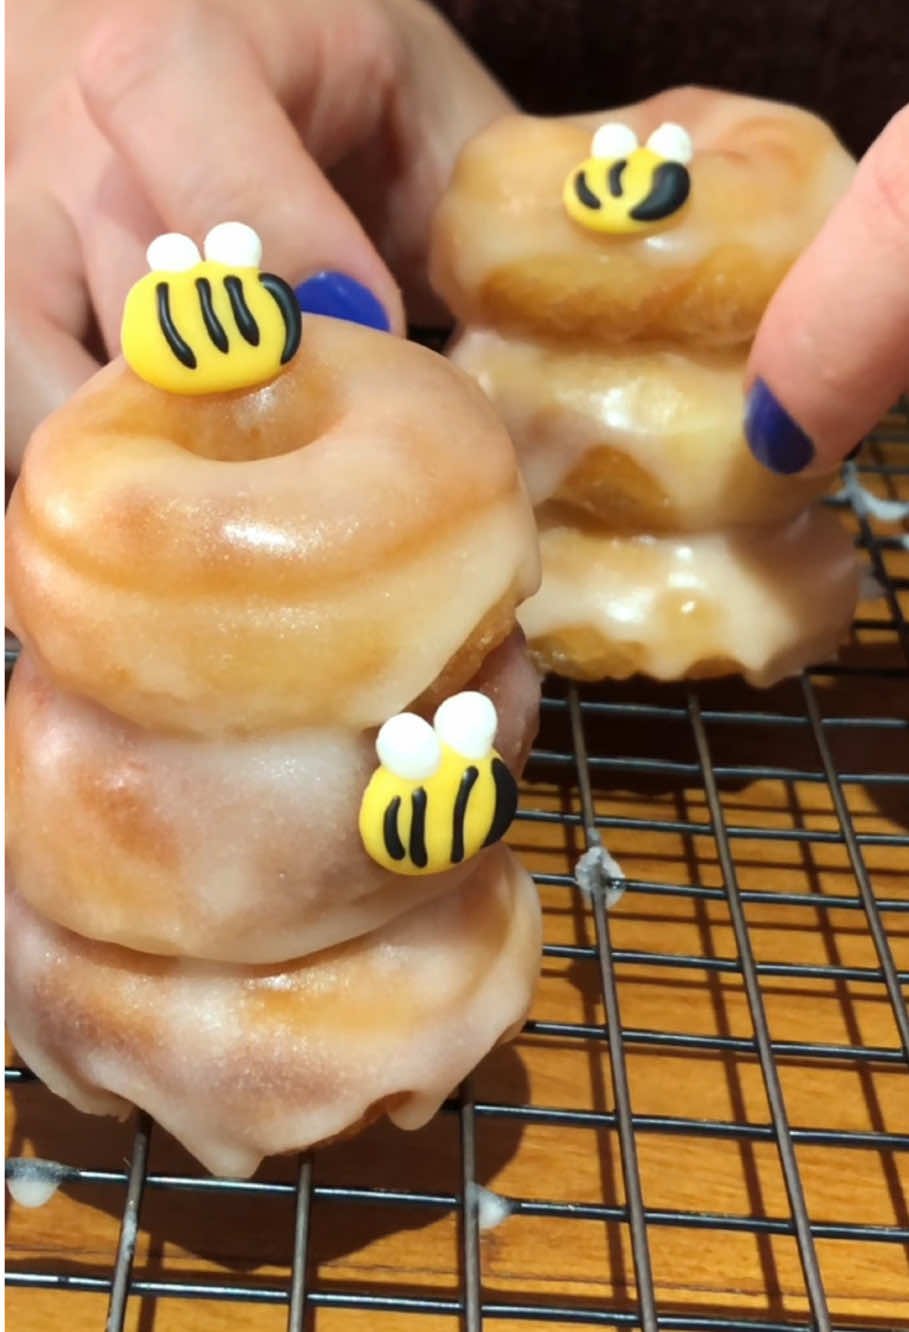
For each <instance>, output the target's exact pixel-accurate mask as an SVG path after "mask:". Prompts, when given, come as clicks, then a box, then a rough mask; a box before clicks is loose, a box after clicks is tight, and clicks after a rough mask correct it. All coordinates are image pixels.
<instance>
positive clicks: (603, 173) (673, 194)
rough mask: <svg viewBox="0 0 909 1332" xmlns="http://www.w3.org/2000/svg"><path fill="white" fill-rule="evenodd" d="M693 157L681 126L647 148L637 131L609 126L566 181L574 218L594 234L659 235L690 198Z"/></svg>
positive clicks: (667, 128) (658, 134)
mask: <svg viewBox="0 0 909 1332" xmlns="http://www.w3.org/2000/svg"><path fill="white" fill-rule="evenodd" d="M692 154H693V148H692V144H691V139H690V137H689V135H688V134H687V133H686V131H685V130H683V129H682V127H681V125H671V124H669V123H667V124H665V125H661V126H660V127H659V129H656V130H654V131H653V133H652V134H651V136H650V138H649V139H648V140H647V142H646V144H645V145H644V147H643V148H642V147H640V146H639V144H638V139H637V135H636V134H635V132H634V130H632V129H630V128H629V127H628V126H627V125H621V124H618V123H617V122H609V123H607V124H605V125H601V126H600V128H599V129H598V130H597V132H596V134H595V135H594V136H593V143H592V145H591V156H590V157H588V158H587V160H586V161H584V162H582V163H581V164H580V166H578V167H575V169H574V170H573V171H572V172H571V174H570V175H569V177H568V179H567V180H566V181H565V185H564V188H563V190H562V201H563V203H564V204H565V208H566V210H567V212H568V215H569V217H571V218H573V220H574V221H575V222H579V223H580V225H581V226H582V227H587V228H588V229H589V230H591V231H602V232H606V233H609V234H611V235H619V236H621V235H625V236H628V235H639V234H641V233H645V232H648V231H653V230H655V229H656V228H657V227H660V226H662V225H663V224H664V223H665V222H666V221H667V220H668V219H669V218H671V217H673V216H674V215H675V214H676V213H677V212H678V211H679V209H680V208H682V206H683V205H684V203H685V201H686V199H687V198H688V195H689V193H690V190H691V177H690V176H689V174H688V163H689V162H690V161H691V158H692Z"/></svg>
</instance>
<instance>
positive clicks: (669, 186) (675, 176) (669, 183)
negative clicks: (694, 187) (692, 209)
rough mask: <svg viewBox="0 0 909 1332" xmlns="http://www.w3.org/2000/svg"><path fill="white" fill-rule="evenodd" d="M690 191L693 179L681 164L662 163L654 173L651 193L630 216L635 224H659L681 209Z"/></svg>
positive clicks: (633, 209)
mask: <svg viewBox="0 0 909 1332" xmlns="http://www.w3.org/2000/svg"><path fill="white" fill-rule="evenodd" d="M690 189H691V177H690V176H689V174H688V172H687V170H686V168H685V167H683V166H682V164H681V162H661V163H660V165H659V166H658V167H657V168H656V170H655V171H654V173H653V183H652V184H651V186H650V193H649V194H648V195H647V197H646V198H645V199H642V200H641V202H640V203H639V204H637V206H636V207H634V208H632V210H631V212H630V213H629V214H628V216H629V217H632V218H634V220H635V222H659V221H660V220H661V219H662V218H664V217H669V216H670V215H671V214H672V213H675V212H677V211H678V209H680V208H681V206H682V204H683V203H684V202H685V200H686V199H687V198H688V192H689V190H690Z"/></svg>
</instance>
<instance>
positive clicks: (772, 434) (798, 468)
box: [745, 107, 909, 473]
mask: <svg viewBox="0 0 909 1332" xmlns="http://www.w3.org/2000/svg"><path fill="white" fill-rule="evenodd" d="M746 383H747V384H748V385H750V390H749V393H748V400H747V406H746V414H745V433H746V436H747V438H748V443H749V445H750V446H751V451H752V453H754V455H755V457H756V458H757V459H758V460H759V461H760V462H762V463H764V465H765V466H767V467H769V468H770V469H771V470H772V471H774V472H782V473H794V472H807V473H811V472H823V471H829V470H831V469H832V468H834V467H835V466H836V464H837V463H838V462H839V461H840V460H841V459H842V458H843V457H844V456H845V455H846V454H847V453H848V452H849V451H850V450H851V449H853V448H854V447H855V446H856V444H858V443H859V442H860V440H861V439H862V438H863V436H864V435H866V434H867V433H868V431H869V430H871V429H873V427H874V426H875V425H876V424H877V422H878V421H879V420H880V418H881V417H882V416H883V415H884V413H885V412H886V411H887V410H888V409H889V408H890V407H892V406H893V404H894V402H895V401H896V400H897V398H898V397H899V396H900V394H901V393H902V392H903V390H905V389H906V388H907V387H909V107H904V108H903V110H902V111H900V112H898V114H897V115H895V116H894V117H893V119H892V120H891V121H890V123H889V124H888V125H887V126H886V128H885V129H884V131H883V133H882V134H881V135H880V137H879V138H878V139H877V140H876V141H875V142H874V143H873V144H872V146H871V148H870V149H869V150H868V153H867V154H866V156H865V157H864V158H863V159H862V161H861V162H860V164H859V167H858V170H857V171H856V174H855V177H854V180H853V184H852V186H851V188H850V190H849V192H848V193H847V194H846V195H845V196H844V198H843V199H841V200H840V202H839V204H838V205H837V207H836V208H835V209H834V211H833V212H832V213H831V215H830V217H829V218H828V220H827V222H826V223H825V225H824V227H823V228H822V230H821V231H820V232H819V234H818V235H817V237H816V238H815V240H814V241H813V242H812V244H811V245H810V246H809V247H808V249H807V250H806V251H805V252H804V254H803V255H802V256H801V257H800V258H799V259H798V260H797V261H796V263H795V265H794V266H793V267H792V268H791V269H790V271H789V273H788V274H787V275H786V277H785V278H784V280H783V282H782V284H781V285H780V287H779V289H778V290H777V291H776V293H775V295H774V297H773V299H772V300H771V302H770V304H769V306H768V307H767V311H766V313H765V315H764V318H763V320H762V322H761V325H760V328H759V329H758V332H757V337H756V338H755V341H754V346H753V348H752V352H751V357H750V359H749V362H748V370H747V374H746Z"/></svg>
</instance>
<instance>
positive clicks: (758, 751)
mask: <svg viewBox="0 0 909 1332" xmlns="http://www.w3.org/2000/svg"><path fill="white" fill-rule="evenodd" d="M846 476H847V481H848V483H849V484H848V487H847V489H848V491H849V494H847V495H845V496H841V497H840V498H838V499H837V500H834V501H833V502H834V503H836V504H838V505H839V507H841V508H842V509H843V510H844V519H845V520H846V521H849V522H851V523H853V524H854V527H855V531H856V537H857V540H858V542H859V544H860V545H861V547H862V548H863V549H864V550H865V551H866V552H867V555H868V559H869V563H870V569H871V573H872V575H873V577H874V578H875V580H876V583H877V592H876V594H875V596H874V598H873V599H872V600H870V601H867V602H865V603H863V607H862V614H861V617H860V618H859V619H858V620H857V621H856V624H855V628H854V631H853V638H852V641H851V642H850V644H848V645H847V647H846V648H845V649H844V651H843V652H842V653H841V655H840V657H839V658H838V660H837V662H836V663H828V664H825V665H824V666H821V667H818V668H817V669H815V670H809V671H806V672H805V673H804V674H803V675H802V677H801V678H800V679H799V680H797V681H792V682H787V683H786V684H785V685H782V686H780V687H779V688H777V689H775V690H772V691H769V692H768V693H757V692H754V691H751V690H748V689H747V688H746V687H745V686H744V685H742V684H740V683H738V682H734V681H732V682H730V681H718V682H705V683H703V684H698V685H696V686H691V687H687V686H672V687H657V686H655V685H648V684H646V683H641V682H639V681H633V682H630V683H628V684H622V685H612V686H604V687H602V688H598V689H590V690H588V689H583V690H577V689H575V688H574V687H571V686H564V685H561V684H559V683H558V682H554V683H553V684H552V685H551V687H548V688H547V691H546V697H545V700H544V709H543V723H542V729H541V733H540V737H539V740H538V745H537V748H536V749H535V750H534V753H533V755H532V759H531V763H530V766H529V769H528V773H527V778H526V781H525V784H524V789H523V798H522V805H521V810H520V813H519V815H518V821H517V823H516V825H515V828H514V829H513V835H512V841H513V842H514V843H515V845H516V847H517V849H518V850H519V851H520V852H521V854H522V855H523V856H524V857H525V860H526V862H527V863H528V865H529V866H530V867H531V868H533V869H534V870H535V878H536V881H537V883H538V884H539V887H540V893H541V899H542V902H543V907H544V921H545V954H544V963H543V979H542V983H541V989H540V994H539V997H538V1001H537V1004H536V1006H535V1008H534V1011H533V1013H532V1018H531V1021H529V1022H528V1024H527V1026H526V1029H525V1031H524V1033H523V1034H522V1036H521V1037H520V1038H519V1040H518V1042H517V1043H516V1045H515V1046H514V1047H512V1048H511V1049H510V1050H502V1051H497V1052H495V1053H494V1054H493V1055H492V1056H491V1057H490V1058H489V1059H488V1060H487V1061H485V1062H484V1064H483V1065H482V1066H481V1068H480V1069H479V1070H478V1071H477V1072H476V1073H475V1074H474V1076H473V1078H472V1079H471V1080H470V1081H469V1082H468V1083H466V1084H465V1085H463V1086H462V1087H461V1088H460V1091H459V1094H458V1095H457V1097H456V1098H454V1099H452V1100H451V1101H450V1102H449V1103H448V1104H447V1105H446V1106H445V1108H444V1111H443V1113H442V1114H441V1115H440V1116H438V1117H437V1119H436V1120H435V1121H433V1124H432V1125H430V1126H429V1127H428V1128H427V1129H426V1130H423V1131H421V1132H420V1133H417V1134H415V1135H405V1134H400V1133H397V1132H395V1131H393V1130H391V1129H389V1128H388V1127H387V1126H376V1127H374V1128H373V1129H370V1130H367V1132H366V1134H364V1135H362V1136H361V1138H359V1139H356V1140H354V1141H352V1142H351V1143H349V1144H342V1145H338V1146H334V1147H332V1148H329V1149H326V1150H325V1151H320V1152H316V1153H315V1155H314V1156H306V1157H303V1158H302V1159H300V1160H299V1161H297V1162H288V1161H283V1162H274V1161H272V1162H267V1163H266V1165H265V1166H264V1167H263V1170H262V1172H260V1174H259V1175H258V1176H257V1177H255V1178H254V1179H253V1180H251V1181H246V1182H237V1181H230V1180H224V1179H213V1178H209V1177H207V1176H205V1175H204V1173H202V1172H201V1171H200V1170H199V1168H198V1167H196V1166H195V1164H194V1163H193V1162H191V1161H190V1158H188V1157H186V1156H182V1155H180V1153H179V1150H178V1149H177V1148H176V1146H175V1144H173V1143H172V1142H171V1140H170V1139H168V1138H167V1135H166V1134H165V1133H164V1132H163V1131H162V1130H160V1129H155V1128H154V1126H153V1125H152V1124H151V1123H150V1121H149V1120H148V1118H147V1117H146V1116H145V1115H141V1114H140V1115H139V1116H138V1117H137V1119H136V1120H135V1122H134V1123H133V1124H132V1125H130V1126H128V1127H127V1128H124V1129H123V1130H122V1131H121V1130H118V1129H116V1128H114V1127H111V1126H110V1123H109V1121H103V1122H102V1121H97V1120H91V1119H88V1118H86V1117H84V1116H80V1115H77V1114H76V1113H75V1112H74V1111H71V1110H70V1109H69V1108H68V1107H67V1106H65V1105H64V1104H63V1103H62V1102H60V1101H57V1100H56V1099H55V1098H53V1097H52V1096H51V1095H50V1093H49V1092H47V1091H46V1089H44V1088H43V1087H41V1086H40V1084H38V1083H36V1082H35V1080H34V1079H33V1077H32V1075H31V1074H30V1073H29V1072H28V1071H27V1070H25V1069H23V1068H20V1067H10V1068H7V1070H6V1081H7V1088H8V1102H9V1105H10V1109H11V1113H10V1125H11V1130H10V1132H11V1138H10V1152H11V1154H18V1153H22V1152H24V1153H27V1154H33V1155H37V1156H53V1158H54V1159H57V1160H59V1161H61V1162H62V1163H63V1165H64V1166H65V1167H66V1169H65V1171H64V1182H63V1187H62V1189H61V1191H60V1193H59V1194H58V1195H57V1196H55V1197H54V1198H53V1200H52V1201H51V1202H50V1203H48V1204H47V1205H46V1206H45V1207H44V1208H43V1209H41V1210H40V1211H39V1212H30V1211H26V1210H25V1209H22V1208H20V1207H18V1206H16V1205H15V1204H13V1205H12V1206H11V1210H10V1215H9V1218H8V1231H7V1245H8V1247H7V1275H6V1279H7V1283H8V1286H9V1287H10V1289H9V1291H8V1301H9V1303H8V1316H9V1319H10V1322H9V1326H10V1327H11V1328H14V1329H17V1332H31V1329H33V1328H39V1327H41V1328H43V1327H45V1326H48V1325H50V1324H51V1321H52V1320H54V1319H55V1320H56V1322H57V1325H59V1326H61V1327H67V1328H74V1327H78V1328H80V1329H81V1328H86V1329H87V1328H91V1327H97V1328H99V1329H100V1328H102V1327H106V1328H107V1329H108V1330H109V1332H119V1330H120V1329H123V1328H128V1329H135V1330H136V1332H152V1329H154V1332H159V1329H168V1330H169V1329H189V1328H192V1329H209V1328H212V1329H215V1328H217V1329H233V1328H241V1327H242V1328H253V1329H258V1328H260V1327H262V1328H265V1327H268V1328H283V1327H286V1328H288V1329H290V1332H301V1330H302V1329H304V1328H316V1329H319V1332H322V1329H326V1330H328V1329H331V1330H332V1332H333V1330H334V1329H335V1328H342V1329H347V1328H349V1327H353V1328H354V1332H356V1329H361V1328H375V1329H386V1328H388V1329H396V1328H411V1327H413V1329H415V1332H418V1330H419V1329H420V1328H423V1329H424V1332H430V1330H432V1332H434V1329H436V1328H443V1327H444V1328H463V1329H466V1332H479V1329H480V1328H481V1327H483V1326H490V1327H495V1328H497V1329H509V1328H514V1327H517V1325H518V1324H521V1325H522V1326H523V1325H537V1326H541V1327H545V1328H555V1327H571V1326H577V1325H588V1326H594V1327H607V1328H623V1329H624V1328H631V1329H641V1330H642V1332H656V1330H657V1329H678V1330H683V1329H691V1330H694V1329H697V1330H698V1332H710V1330H716V1332H719V1330H720V1329H722V1330H723V1332H736V1330H740V1332H789V1330H790V1329H817V1330H818V1332H830V1330H835V1329H842V1330H843V1332H846V1330H847V1329H848V1332H862V1330H863V1329H865V1330H866V1332H872V1329H874V1330H875V1332H882V1329H885V1328H887V1329H892V1328H909V1206H907V1190H909V1018H907V1007H906V988H907V985H909V928H907V927H909V689H907V685H909V633H907V613H909V602H907V592H909V551H907V549H906V547H907V538H906V530H907V526H909V525H906V524H901V523H900V521H898V519H897V517H896V510H895V508H893V507H891V506H892V502H893V501H894V500H896V499H898V498H900V497H902V498H903V499H905V498H906V497H907V492H909V414H907V412H906V410H904V409H901V410H900V412H898V413H896V414H894V415H893V416H891V417H890V418H888V421H887V422H885V423H884V425H883V426H882V427H881V429H880V430H879V432H878V433H877V434H876V435H874V436H873V437H872V438H871V439H870V440H869V441H868V442H867V444H866V446H865V448H864V449H863V451H862V453H861V455H860V457H859V459H858V460H857V461H856V462H854V463H850V464H847V468H846ZM857 481H860V482H861V483H862V486H863V487H865V488H866V489H864V490H861V489H858V488H857V487H856V484H855V483H856V482H857ZM869 494H870V495H871V496H872V497H873V498H872V499H871V500H869V499H868V495H869ZM601 842H602V843H604V844H605V845H607V846H608V847H609V849H610V851H611V852H612V853H613V854H614V855H615V856H616V857H617V858H618V860H619V861H620V862H621V864H622V867H623V869H624V872H625V874H626V875H627V881H626V883H625V885H624V888H625V891H624V896H623V897H622V898H621V900H620V901H619V902H618V903H617V904H616V905H615V906H613V907H611V908H609V909H607V906H606V891H605V890H606V888H607V887H609V886H610V885H607V884H603V885H600V886H599V887H595V889H594V891H593V893H592V894H590V895H588V896H585V895H583V894H581V893H580V891H579V890H578V888H577V886H576V884H575V882H574V880H573V877H572V872H571V868H572V865H573V864H574V862H575V860H576V858H577V856H578V855H579V854H580V853H581V852H583V851H584V849H585V847H586V848H590V847H592V846H595V845H598V844H600V843H601ZM156 1150H157V1151H158V1152H159V1155H160V1159H159V1160H158V1162H157V1163H156V1161H155V1153H156ZM174 1162H176V1164H174ZM485 1185H491V1186H492V1187H493V1188H494V1189H495V1190H496V1191H497V1193H498V1194H499V1195H500V1196H499V1199H498V1200H496V1198H495V1197H494V1196H493V1197H491V1195H489V1194H487V1193H486V1192H485V1189H484V1187H483V1186H485ZM490 1202H492V1203H493V1205H496V1204H497V1205H498V1207H499V1211H500V1214H501V1213H502V1212H504V1213H505V1214H506V1218H505V1219H504V1220H503V1221H501V1224H500V1225H498V1226H497V1228H495V1229H491V1230H489V1231H488V1232H484V1231H481V1222H483V1223H484V1224H485V1222H486V1220H487V1216H486V1212H487V1209H488V1207H489V1205H490ZM86 1218H87V1219H86ZM77 1227H78V1228H79V1229H80V1233H84V1234H85V1235H86V1236H87V1238H86V1239H85V1240H84V1242H82V1243H81V1245H80V1246H76V1245H75V1244H74V1242H71V1236H72V1235H73V1233H75V1230H76V1228H77ZM225 1232H229V1233H230V1235H231V1236H232V1241H231V1242H229V1241H228V1240H227V1239H225ZM90 1297H93V1298H90ZM77 1301H81V1302H78V1309H79V1314H78V1320H77V1318H76V1314H75V1310H76V1308H77Z"/></svg>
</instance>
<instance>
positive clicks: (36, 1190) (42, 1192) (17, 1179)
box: [6, 1156, 74, 1207]
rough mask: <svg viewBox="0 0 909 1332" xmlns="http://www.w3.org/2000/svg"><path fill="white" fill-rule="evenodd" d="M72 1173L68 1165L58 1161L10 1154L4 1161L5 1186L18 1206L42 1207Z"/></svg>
mask: <svg viewBox="0 0 909 1332" xmlns="http://www.w3.org/2000/svg"><path fill="white" fill-rule="evenodd" d="M73 1173H74V1172H73V1170H72V1168H71V1167H70V1166H65V1165H60V1163H59V1162H58V1161H43V1160H41V1159H40V1158H38V1157H35V1158H32V1157H25V1156H11V1157H10V1158H9V1160H8V1161H7V1163H6V1187H7V1188H8V1189H9V1191H10V1196H11V1197H12V1198H13V1200H14V1201H15V1202H17V1203H18V1204H19V1206H20V1207H43V1206H44V1204H45V1203H46V1202H50V1200H51V1198H53V1196H54V1194H55V1193H56V1192H57V1190H58V1188H59V1187H60V1185H61V1184H62V1183H63V1181H64V1180H65V1179H69V1178H70V1177H71V1176H72V1174H73Z"/></svg>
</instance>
